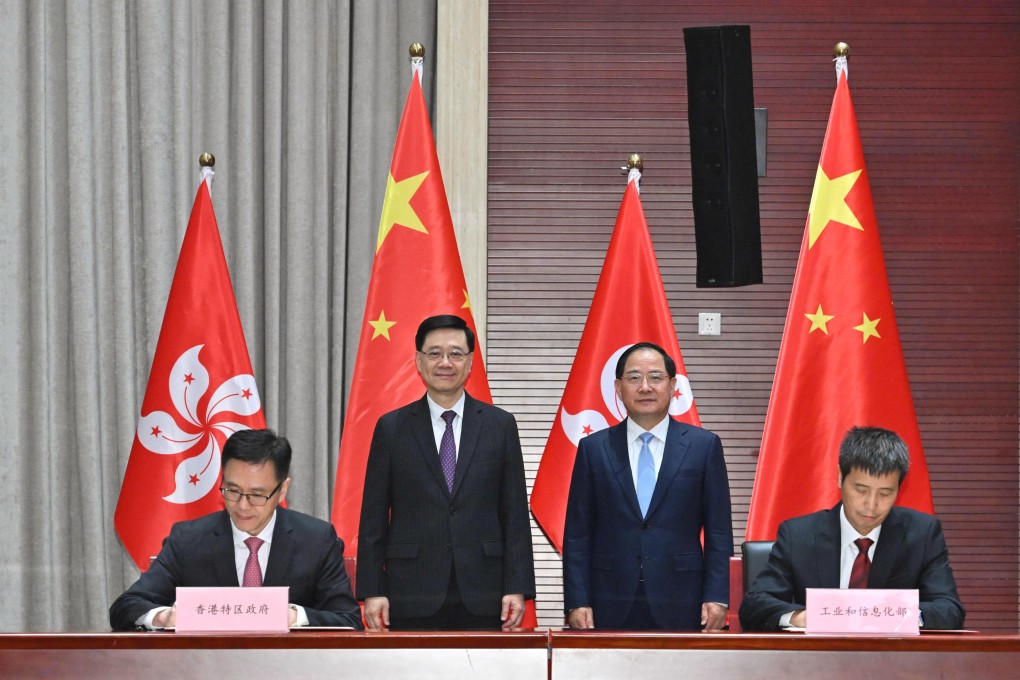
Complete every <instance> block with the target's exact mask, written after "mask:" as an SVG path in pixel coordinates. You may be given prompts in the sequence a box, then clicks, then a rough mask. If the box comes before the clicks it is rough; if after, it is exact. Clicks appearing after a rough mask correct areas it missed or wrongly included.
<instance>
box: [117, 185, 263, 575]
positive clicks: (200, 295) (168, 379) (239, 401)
mask: <svg viewBox="0 0 1020 680" xmlns="http://www.w3.org/2000/svg"><path fill="white" fill-rule="evenodd" d="M203 175H204V176H203V179H202V182H201V184H200V185H199V187H198V194H197V195H196V196H195V205H194V207H192V209H191V219H190V220H189V221H188V229H187V232H185V234H184V243H183V244H182V245H181V254H180V257H179V258H178V260H177V270H176V272H175V273H174V279H173V283H172V284H171V286H170V296H169V298H168V300H167V303H166V312H165V313H164V315H163V327H162V328H161V329H160V332H159V339H158V340H157V342H156V353H155V355H154V356H153V359H152V370H151V371H150V372H149V383H148V386H147V387H146V390H145V398H144V400H143V401H142V410H141V417H140V418H139V419H138V428H137V430H136V432H135V438H134V444H133V445H132V447H131V456H130V458H129V459H128V465H127V471H126V472H125V473H124V482H123V484H122V486H121V489H120V498H119V500H118V501H117V510H116V512H115V514H114V519H113V523H114V526H116V528H117V533H118V534H119V535H120V539H121V541H123V542H124V547H125V548H126V549H127V551H128V553H130V554H131V557H132V559H134V561H135V563H136V564H137V565H138V566H139V567H140V568H141V569H145V568H147V567H148V565H149V558H150V557H151V556H152V555H155V554H156V553H158V552H159V549H160V545H161V543H162V541H163V539H164V538H165V537H166V536H167V534H169V533H170V527H171V525H173V524H174V523H175V522H179V521H181V520H188V519H194V518H196V517H201V516H202V515H206V514H208V513H210V512H213V511H215V510H219V509H221V508H222V507H223V498H222V496H221V495H220V493H219V490H218V487H219V484H218V482H219V478H220V451H221V450H222V448H223V443H224V442H225V441H226V439H227V437H229V436H230V435H231V434H233V433H234V432H236V431H237V430H245V429H249V428H263V427H265V418H264V417H263V415H262V402H261V400H260V399H259V393H258V389H257V388H256V386H255V377H254V376H253V375H252V370H251V361H250V359H249V358H248V348H247V346H246V345H245V342H244V332H243V331H242V329H241V319H240V317H239V316H238V314H237V304H236V303H235V302H234V291H233V289H232V288H231V286H230V274H229V273H228V271H227V261H226V259H225V258H224V257H223V245H222V243H221V242H220V232H219V229H218V228H217V226H216V215H215V214H214V213H213V207H212V200H211V199H210V197H209V187H208V180H209V178H211V176H212V171H211V170H210V169H205V170H203Z"/></svg>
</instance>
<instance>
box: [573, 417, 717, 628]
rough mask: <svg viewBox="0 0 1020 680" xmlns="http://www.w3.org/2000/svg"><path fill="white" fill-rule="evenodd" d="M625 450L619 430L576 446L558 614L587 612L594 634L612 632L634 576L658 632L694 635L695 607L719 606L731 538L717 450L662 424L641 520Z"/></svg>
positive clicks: (708, 437)
mask: <svg viewBox="0 0 1020 680" xmlns="http://www.w3.org/2000/svg"><path fill="white" fill-rule="evenodd" d="M627 450H628V449H627V421H623V422H622V423H619V424H617V425H615V426H613V427H611V428H608V429H606V430H602V431H600V432H597V433H595V434H593V435H590V436H588V437H585V438H584V439H582V440H581V442H580V444H579V445H578V447H577V457H576V459H575V461H574V473H573V477H572V478H571V481H570V496H569V499H568V501H567V517H566V524H565V526H564V537H563V587H564V608H565V609H566V610H567V611H568V612H569V610H571V609H575V608H578V607H591V608H592V609H593V615H594V618H595V625H596V627H598V628H619V627H621V626H622V625H623V623H624V622H625V621H626V619H627V615H628V613H629V612H630V610H631V605H632V603H633V601H634V596H635V593H636V592H637V590H638V582H639V579H641V578H642V577H643V578H644V589H645V594H646V595H647V598H648V604H649V608H650V609H651V613H652V616H653V617H654V619H655V622H656V623H657V624H658V627H659V628H661V629H665V630H697V629H699V628H700V627H701V605H702V603H703V602H719V603H722V604H728V603H729V557H730V555H732V554H733V529H732V519H731V516H730V489H729V481H728V479H727V475H726V462H725V460H724V458H723V449H722V443H721V442H720V441H719V437H718V436H717V435H715V434H713V433H712V432H709V431H708V430H703V429H701V428H700V427H695V426H693V425H688V424H686V423H679V422H677V421H675V420H672V419H670V422H669V428H668V431H667V434H666V442H665V447H664V449H663V457H662V465H661V467H660V469H659V475H658V478H657V480H656V484H655V491H654V493H653V495H652V500H651V503H650V505H649V507H648V516H647V517H646V518H642V516H641V510H640V507H639V505H638V499H637V492H636V491H635V489H634V476H633V473H632V472H631V467H630V460H629V457H628V453H627ZM702 529H704V536H705V545H704V550H702V545H701V533H702Z"/></svg>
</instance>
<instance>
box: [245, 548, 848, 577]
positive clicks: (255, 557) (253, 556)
mask: <svg viewBox="0 0 1020 680" xmlns="http://www.w3.org/2000/svg"><path fill="white" fill-rule="evenodd" d="M263 543H265V541H263V540H262V539H261V538H258V537H256V536H252V537H251V538H246V539H244V544H245V545H247V546H248V561H247V562H245V563H244V581H243V582H242V583H241V586H243V587H245V588H258V587H259V586H261V585H262V568H261V567H259V548H261V547H262V544H263ZM855 568H856V567H855Z"/></svg>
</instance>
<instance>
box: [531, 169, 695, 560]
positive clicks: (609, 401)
mask: <svg viewBox="0 0 1020 680" xmlns="http://www.w3.org/2000/svg"><path fill="white" fill-rule="evenodd" d="M639 177H640V174H639V173H638V172H637V171H636V170H632V171H631V178H630V180H629V181H628V183H627V189H626V191H625V192H624V194H623V202H622V203H621V204H620V212H619V214H618V215H617V216H616V226H615V228H614V229H613V236H612V239H611V240H610V242H609V250H608V252H607V253H606V261H605V263H604V264H603V266H602V273H601V275H600V276H599V282H598V285H597V286H596V288H595V297H594V298H593V300H592V303H591V309H590V310H589V312H588V320H587V321H586V322H585V325H584V331H583V332H582V333H581V342H580V343H579V344H578V346H577V354H576V355H575V357H574V364H573V366H572V367H571V369H570V375H569V377H568V378H567V385H566V387H565V388H564V390H563V398H562V399H561V400H560V406H559V408H558V409H557V411H556V419H555V421H554V422H553V427H552V431H551V432H550V433H549V440H548V441H547V442H546V445H545V451H544V452H543V453H542V461H541V463H540V464H539V467H538V475H537V476H536V478H535V486H534V489H533V490H532V493H531V510H532V512H534V514H535V519H537V520H538V523H539V524H541V525H542V529H544V530H545V533H546V535H548V536H549V540H550V541H552V543H553V545H554V546H556V550H558V551H560V552H562V551H563V522H564V519H565V517H566V510H567V494H568V491H569V489H570V477H571V474H572V472H573V469H574V456H575V454H576V453H577V443H578V442H579V441H580V440H581V437H584V436H587V435H589V434H591V433H593V432H597V431H599V430H601V429H604V428H606V427H609V426H610V425H615V424H616V423H618V422H620V421H622V420H623V419H624V418H626V417H627V412H626V409H624V406H623V404H622V403H620V401H619V400H618V399H617V397H616V390H615V388H614V381H615V379H616V362H617V360H618V359H619V358H620V355H621V354H622V353H623V351H624V350H625V349H627V348H628V347H630V346H631V345H633V344H635V343H638V342H654V343H655V344H657V345H659V346H660V347H662V348H663V349H665V350H666V352H667V353H668V354H669V355H670V356H671V357H672V358H673V360H674V361H676V369H677V383H676V391H675V392H674V394H673V400H672V402H671V403H670V408H669V413H670V415H672V416H673V417H674V418H676V419H677V420H681V421H684V422H687V423H691V424H694V425H700V421H699V420H698V412H697V409H696V408H695V406H694V394H693V393H692V392H691V386H690V382H689V381H688V380H687V371H686V370H685V369H684V363H683V357H682V356H681V355H680V343H679V342H678V341H677V337H676V329H675V328H674V327H673V317H672V316H671V315H670V313H669V303H668V302H667V301H666V290H665V288H664V287H663V285H662V277H661V276H660V275H659V265H658V262H657V261H656V259H655V250H654V249H653V248H652V239H651V236H650V235H649V233H648V223H647V222H646V221H645V213H644V210H643V209H642V207H641V197H640V195H639V194H638V178H639ZM635 301H637V302H638V304H635Z"/></svg>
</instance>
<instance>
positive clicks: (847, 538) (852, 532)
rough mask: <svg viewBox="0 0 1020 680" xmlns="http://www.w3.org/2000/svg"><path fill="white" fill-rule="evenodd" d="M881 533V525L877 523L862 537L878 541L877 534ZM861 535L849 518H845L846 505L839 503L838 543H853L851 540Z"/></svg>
mask: <svg viewBox="0 0 1020 680" xmlns="http://www.w3.org/2000/svg"><path fill="white" fill-rule="evenodd" d="M880 533H882V525H881V524H879V525H878V526H877V527H875V528H874V529H872V530H871V532H870V533H868V534H865V535H864V536H863V538H870V539H871V540H872V541H873V542H874V543H878V535H879V534H880ZM858 538H862V536H861V535H860V534H859V533H857V529H854V527H853V525H852V524H850V520H848V519H847V518H846V507H845V506H844V505H843V504H842V503H840V504H839V540H840V543H839V544H840V545H844V546H845V545H853V542H854V541H856V540H857V539H858ZM856 547H857V546H854V548H856Z"/></svg>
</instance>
